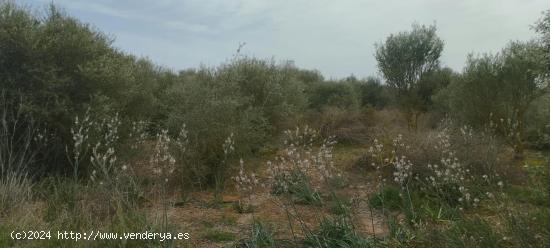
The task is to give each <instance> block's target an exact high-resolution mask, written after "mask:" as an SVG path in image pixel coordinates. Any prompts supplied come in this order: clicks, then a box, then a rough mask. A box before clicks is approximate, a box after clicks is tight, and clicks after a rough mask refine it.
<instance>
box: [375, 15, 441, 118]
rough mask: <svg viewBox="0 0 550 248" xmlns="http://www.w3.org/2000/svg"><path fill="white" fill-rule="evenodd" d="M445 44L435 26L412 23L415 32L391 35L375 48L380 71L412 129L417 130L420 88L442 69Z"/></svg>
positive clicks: (420, 103) (420, 104)
mask: <svg viewBox="0 0 550 248" xmlns="http://www.w3.org/2000/svg"><path fill="white" fill-rule="evenodd" d="M442 51H443V41H442V40H441V39H440V38H439V37H438V36H437V34H436V27H435V26H424V25H417V24H413V26H412V30H411V31H407V32H400V33H398V34H392V35H390V36H389V37H388V38H387V39H386V41H385V42H384V43H383V44H377V45H376V53H375V57H376V60H377V62H378V69H379V70H380V72H381V73H382V75H383V76H384V78H385V80H386V83H387V84H388V85H389V86H390V87H391V88H392V89H393V90H394V92H395V93H396V97H397V102H398V104H399V105H400V107H401V109H402V111H403V113H404V114H405V116H406V117H407V122H408V125H409V128H415V129H416V125H417V119H418V115H419V114H420V112H421V108H422V100H421V97H419V94H418V93H417V92H418V85H419V82H420V81H421V80H422V79H423V77H424V76H425V75H426V74H428V73H430V72H432V71H434V70H436V69H438V68H439V57H440V56H441V52H442Z"/></svg>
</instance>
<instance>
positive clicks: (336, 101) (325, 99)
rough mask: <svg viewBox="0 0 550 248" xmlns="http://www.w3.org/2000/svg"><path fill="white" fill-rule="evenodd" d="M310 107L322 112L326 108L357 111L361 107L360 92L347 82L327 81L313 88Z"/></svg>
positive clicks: (310, 94)
mask: <svg viewBox="0 0 550 248" xmlns="http://www.w3.org/2000/svg"><path fill="white" fill-rule="evenodd" d="M311 87H312V88H311V89H310V92H309V107H310V108H313V109H317V110H322V109H323V108H326V107H337V108H341V109H356V108H357V107H359V106H360V104H361V102H360V100H359V94H358V93H359V92H358V91H357V90H356V89H355V87H354V85H352V84H351V83H348V82H345V81H336V82H335V81H325V82H319V83H317V84H314V85H312V86H311Z"/></svg>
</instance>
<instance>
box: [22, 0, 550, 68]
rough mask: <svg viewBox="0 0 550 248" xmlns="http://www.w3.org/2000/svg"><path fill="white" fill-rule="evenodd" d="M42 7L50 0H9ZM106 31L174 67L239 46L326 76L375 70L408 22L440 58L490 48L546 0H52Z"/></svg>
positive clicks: (521, 35)
mask: <svg viewBox="0 0 550 248" xmlns="http://www.w3.org/2000/svg"><path fill="white" fill-rule="evenodd" d="M17 2H21V3H24V4H27V5H30V6H31V7H33V8H38V9H43V7H44V4H47V3H49V2H52V1H51V0H19V1H17ZM53 2H54V3H56V4H57V5H59V6H61V7H63V8H64V9H65V11H66V12H67V13H68V14H70V15H72V16H75V17H77V18H79V19H80V20H82V21H84V22H88V23H91V24H93V25H94V26H96V27H97V28H98V29H100V30H102V31H103V32H106V33H108V34H110V35H112V36H114V37H115V38H116V40H115V43H114V45H115V46H116V47H119V48H121V49H123V50H125V51H127V52H129V53H132V54H134V55H138V56H145V57H149V58H150V59H151V60H153V61H154V62H156V63H157V64H159V65H163V66H166V67H168V68H172V69H174V70H180V69H185V68H190V67H197V66H199V65H201V64H203V65H207V66H215V65H218V64H220V63H223V62H224V61H226V60H227V59H228V58H230V57H231V56H232V55H233V54H234V53H235V51H236V49H237V48H238V46H239V43H240V42H246V45H245V46H244V47H243V49H242V53H244V54H246V55H250V56H255V57H259V58H272V57H273V58H275V60H294V61H295V64H296V65H297V66H299V67H302V68H306V69H317V70H319V71H320V72H321V73H322V74H323V75H324V76H325V77H327V78H331V77H332V78H342V77H345V76H349V75H351V74H354V75H356V76H358V77H365V76H370V75H375V76H376V75H378V70H377V68H376V61H375V60H374V56H373V54H374V44H375V43H379V42H382V41H383V40H384V39H385V37H387V36H388V35H389V34H391V33H396V32H399V31H405V30H409V29H410V27H411V24H412V23H413V22H417V23H420V24H433V23H436V24H437V28H438V34H439V36H440V37H441V38H442V39H443V40H444V41H445V48H444V51H443V55H442V58H441V60H442V64H443V65H445V66H450V67H451V68H453V69H455V70H461V69H462V67H463V65H464V61H465V59H466V55H467V54H468V53H484V52H496V51H498V50H499V49H500V48H502V47H503V46H505V45H506V43H507V42H508V41H510V40H528V39H530V38H533V37H535V33H534V32H533V31H532V30H531V29H530V25H532V24H533V23H534V22H535V21H536V20H537V19H538V18H539V17H540V16H541V12H542V11H543V10H546V9H550V0H382V1H379V0H377V1H375V0H330V1H329V0H117V1H109V0H93V1H92V0H53Z"/></svg>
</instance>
